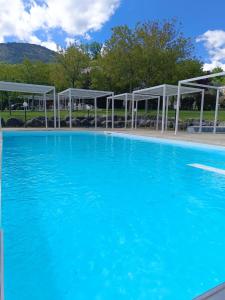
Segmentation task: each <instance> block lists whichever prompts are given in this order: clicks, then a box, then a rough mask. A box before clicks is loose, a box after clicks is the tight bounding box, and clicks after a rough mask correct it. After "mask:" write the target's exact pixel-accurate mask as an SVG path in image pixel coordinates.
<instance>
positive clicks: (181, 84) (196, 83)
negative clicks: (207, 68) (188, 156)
mask: <svg viewBox="0 0 225 300" xmlns="http://www.w3.org/2000/svg"><path fill="white" fill-rule="evenodd" d="M223 76H225V72H220V73H215V74H210V75H205V76H200V77H195V78H190V79H185V80H181V81H179V83H178V93H177V107H176V110H177V112H176V126H175V134H177V132H178V125H179V113H180V102H181V95H182V90H183V89H184V88H187V87H185V86H189V88H190V87H194V88H201V89H203V92H202V93H203V97H202V101H201V113H200V124H199V125H200V126H199V132H202V120H203V111H204V91H205V89H213V90H216V105H215V118H214V126H213V133H216V128H217V120H218V108H219V98H220V93H221V91H222V90H225V85H223V84H221V85H220V86H219V85H213V83H211V84H204V83H199V82H201V80H205V79H213V78H216V77H223Z"/></svg>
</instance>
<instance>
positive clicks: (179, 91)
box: [175, 82, 181, 135]
mask: <svg viewBox="0 0 225 300" xmlns="http://www.w3.org/2000/svg"><path fill="white" fill-rule="evenodd" d="M180 98H181V83H180V82H179V84H178V93H177V107H176V124H175V135H177V132H178V125H179V114H180Z"/></svg>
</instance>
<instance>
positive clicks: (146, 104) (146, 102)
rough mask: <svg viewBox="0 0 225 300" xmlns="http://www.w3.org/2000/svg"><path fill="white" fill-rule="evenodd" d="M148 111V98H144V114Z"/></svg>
mask: <svg viewBox="0 0 225 300" xmlns="http://www.w3.org/2000/svg"><path fill="white" fill-rule="evenodd" d="M147 111H148V100H145V114H147Z"/></svg>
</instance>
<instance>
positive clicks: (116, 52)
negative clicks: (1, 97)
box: [0, 20, 203, 93]
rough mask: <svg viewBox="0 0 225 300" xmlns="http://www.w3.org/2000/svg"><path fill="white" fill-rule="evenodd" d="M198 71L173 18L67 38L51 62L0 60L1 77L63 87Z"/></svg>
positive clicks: (144, 83) (139, 81) (133, 83)
mask: <svg viewBox="0 0 225 300" xmlns="http://www.w3.org/2000/svg"><path fill="white" fill-rule="evenodd" d="M202 74H203V69H202V62H201V61H200V60H199V59H197V58H196V57H195V55H194V47H193V44H192V41H191V40H190V39H189V38H186V37H184V35H183V34H182V32H181V30H180V29H179V26H178V24H177V23H176V21H174V20H172V21H165V22H162V23H160V22H146V23H139V24H137V25H136V27H135V28H133V29H132V28H129V27H128V26H126V25H125V26H118V27H115V28H113V29H112V35H111V37H110V38H109V39H108V40H107V41H106V42H105V43H104V44H100V43H97V42H93V43H91V44H88V45H86V44H71V45H70V46H69V47H68V48H67V49H65V50H61V51H59V52H58V54H57V56H56V61H55V62H53V63H50V64H46V63H43V62H30V61H29V60H27V59H26V60H25V61H24V62H23V63H22V64H17V65H10V64H0V80H6V81H18V82H26V83H36V84H49V85H55V86H56V88H57V90H62V89H64V88H68V87H77V88H93V89H101V90H112V91H115V92H117V93H119V92H125V91H132V90H133V89H135V88H143V87H148V86H153V85H157V84H162V83H170V84H176V83H177V82H178V80H181V79H184V78H188V77H194V76H199V75H202Z"/></svg>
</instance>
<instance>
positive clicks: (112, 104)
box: [112, 94, 115, 129]
mask: <svg viewBox="0 0 225 300" xmlns="http://www.w3.org/2000/svg"><path fill="white" fill-rule="evenodd" d="M114 104H115V103H114V94H113V95H112V129H114V117H115V116H114V114H115V112H114Z"/></svg>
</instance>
